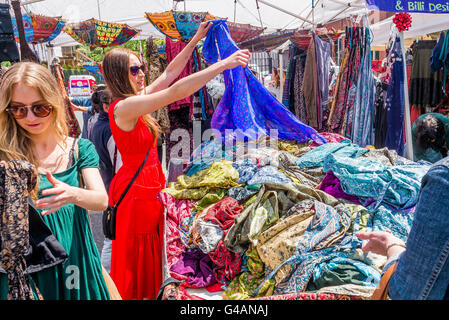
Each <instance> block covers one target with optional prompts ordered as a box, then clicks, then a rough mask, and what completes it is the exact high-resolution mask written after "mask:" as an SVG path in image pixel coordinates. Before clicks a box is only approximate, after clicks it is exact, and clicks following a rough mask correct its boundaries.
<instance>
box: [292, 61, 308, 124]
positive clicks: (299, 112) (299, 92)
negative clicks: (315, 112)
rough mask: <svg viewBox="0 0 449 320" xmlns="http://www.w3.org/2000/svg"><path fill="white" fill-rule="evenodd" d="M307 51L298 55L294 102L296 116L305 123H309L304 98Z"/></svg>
mask: <svg viewBox="0 0 449 320" xmlns="http://www.w3.org/2000/svg"><path fill="white" fill-rule="evenodd" d="M306 56H307V54H306V53H302V54H300V55H298V56H296V57H295V58H294V59H295V60H296V70H295V77H294V82H293V103H294V110H295V115H296V117H297V118H298V119H299V120H300V121H301V122H302V123H304V124H307V125H308V124H309V122H308V119H307V110H306V102H305V99H304V90H303V83H304V69H305V65H306Z"/></svg>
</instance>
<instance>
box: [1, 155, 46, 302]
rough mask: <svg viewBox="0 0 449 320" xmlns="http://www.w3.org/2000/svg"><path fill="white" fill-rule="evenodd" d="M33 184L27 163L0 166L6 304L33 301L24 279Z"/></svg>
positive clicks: (34, 174)
mask: <svg viewBox="0 0 449 320" xmlns="http://www.w3.org/2000/svg"><path fill="white" fill-rule="evenodd" d="M36 183H37V171H36V169H35V167H34V166H33V165H31V164H30V163H29V162H26V161H16V160H14V161H8V162H6V164H0V240H1V260H0V265H1V267H2V268H3V269H4V270H5V271H6V273H7V274H8V285H9V291H8V299H9V300H34V299H35V298H34V295H33V291H32V289H31V286H30V282H29V278H28V277H27V276H26V275H25V272H26V268H27V266H26V260H25V255H27V254H28V253H29V251H30V242H29V224H28V194H29V192H30V191H31V190H33V188H34V187H35V185H36ZM38 297H39V299H41V298H42V297H41V296H40V294H39V293H38Z"/></svg>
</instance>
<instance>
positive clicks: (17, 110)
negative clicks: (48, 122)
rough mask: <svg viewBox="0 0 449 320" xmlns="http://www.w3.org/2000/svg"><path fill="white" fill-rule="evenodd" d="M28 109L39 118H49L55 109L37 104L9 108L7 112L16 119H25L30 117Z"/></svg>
mask: <svg viewBox="0 0 449 320" xmlns="http://www.w3.org/2000/svg"><path fill="white" fill-rule="evenodd" d="M28 109H31V112H32V113H33V114H34V115H35V116H36V117H38V118H45V117H48V116H49V115H50V113H51V111H52V110H53V107H52V106H51V105H48V104H36V105H33V106H9V107H7V108H6V111H7V112H9V113H10V114H11V115H12V116H13V117H14V118H15V119H23V118H26V116H27V115H28Z"/></svg>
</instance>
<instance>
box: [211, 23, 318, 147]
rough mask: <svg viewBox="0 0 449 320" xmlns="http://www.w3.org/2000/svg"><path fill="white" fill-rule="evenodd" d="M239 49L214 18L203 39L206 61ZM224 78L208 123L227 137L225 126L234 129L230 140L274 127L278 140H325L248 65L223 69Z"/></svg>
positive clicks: (268, 130) (249, 136)
mask: <svg viewBox="0 0 449 320" xmlns="http://www.w3.org/2000/svg"><path fill="white" fill-rule="evenodd" d="M217 47H218V48H217ZM238 49H239V48H238V47H237V45H236V44H235V42H234V41H233V40H232V39H231V36H230V34H229V29H228V27H227V25H226V21H225V20H214V21H213V25H212V27H211V28H210V29H209V32H208V34H207V36H206V39H205V41H204V47H203V55H204V57H205V59H206V62H207V63H208V64H212V63H214V62H217V61H218V59H219V58H221V59H225V58H227V57H229V56H230V55H231V54H233V53H234V52H236V51H237V50H238ZM224 78H225V84H226V90H225V93H224V95H223V98H222V99H221V101H220V103H219V104H218V106H217V108H216V110H215V113H214V116H213V118H212V125H211V126H212V128H214V129H216V130H218V131H219V132H220V133H221V134H222V138H224V137H226V133H225V130H226V129H232V130H235V131H237V132H234V137H232V138H233V139H234V138H237V139H241V137H248V138H250V139H255V138H257V137H258V135H259V134H265V135H268V136H269V135H270V134H271V132H270V129H276V130H277V133H278V137H279V138H280V139H285V140H290V141H291V140H296V141H298V142H299V143H303V142H306V141H308V140H310V139H312V140H314V141H316V142H319V143H325V142H326V140H325V139H324V138H323V137H321V136H320V135H319V134H318V133H317V132H316V131H315V130H314V129H313V128H311V127H309V126H306V125H304V124H303V123H301V122H300V121H299V120H298V118H296V117H295V116H294V115H293V114H292V113H291V112H289V111H288V110H286V109H285V107H284V106H283V105H282V104H280V103H279V101H278V100H276V98H275V97H274V96H273V95H271V94H270V93H269V92H268V91H267V90H266V89H265V87H264V86H263V85H262V84H261V83H260V82H259V81H258V80H257V78H256V77H255V76H254V75H253V73H252V72H251V70H250V69H249V68H248V67H246V68H245V69H243V68H241V67H237V68H234V69H232V70H225V71H224ZM250 88H251V90H250ZM257 131H258V132H257Z"/></svg>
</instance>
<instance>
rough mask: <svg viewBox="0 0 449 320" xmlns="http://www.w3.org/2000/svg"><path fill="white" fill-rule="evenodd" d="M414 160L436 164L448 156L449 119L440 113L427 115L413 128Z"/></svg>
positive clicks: (417, 120)
mask: <svg viewBox="0 0 449 320" xmlns="http://www.w3.org/2000/svg"><path fill="white" fill-rule="evenodd" d="M412 142H413V154H414V158H415V159H414V160H415V161H418V160H425V161H428V162H431V163H435V162H437V161H439V160H441V159H443V158H445V157H446V156H447V155H448V143H449V118H447V117H446V116H444V115H442V114H440V113H426V114H423V115H421V116H420V117H419V118H418V119H416V121H415V123H414V124H413V126H412Z"/></svg>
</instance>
